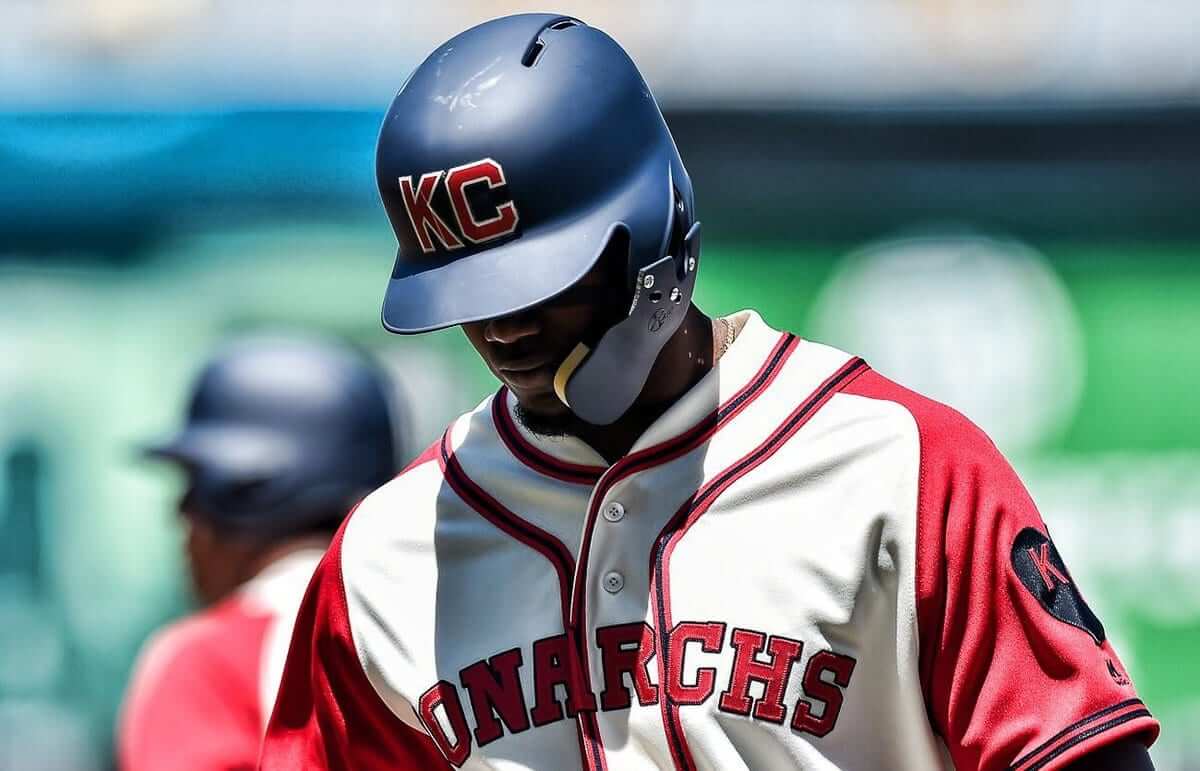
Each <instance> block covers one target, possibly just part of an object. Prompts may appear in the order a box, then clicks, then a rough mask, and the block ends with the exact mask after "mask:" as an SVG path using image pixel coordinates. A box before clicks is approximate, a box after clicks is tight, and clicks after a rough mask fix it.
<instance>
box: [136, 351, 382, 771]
mask: <svg viewBox="0 0 1200 771" xmlns="http://www.w3.org/2000/svg"><path fill="white" fill-rule="evenodd" d="M390 391H391V388H390V386H389V385H388V383H387V381H386V380H385V378H384V376H383V374H382V372H381V371H380V370H379V369H378V368H377V367H376V366H375V365H374V364H372V363H371V362H369V361H368V360H367V359H366V358H365V357H363V356H361V355H360V354H358V353H357V352H355V351H353V350H350V349H348V348H345V347H342V346H339V345H335V344H333V343H330V342H323V341H317V340H314V339H308V338H300V337H281V336H276V337H255V338H247V339H243V340H241V341H237V342H234V343H233V344H231V345H228V346H226V347H225V348H223V349H222V350H221V351H220V352H219V353H218V354H217V355H216V356H215V358H213V359H212V361H210V362H209V364H208V365H207V367H206V368H205V369H204V371H203V373H202V374H201V375H200V378H199V381H198V383H197V384H196V386H195V391H194V393H193V396H192V401H191V408H190V411H189V413H188V418H187V425H186V426H185V427H184V429H183V431H182V432H180V433H179V434H178V435H177V436H176V437H175V438H173V439H171V440H170V441H169V442H167V443H165V444H162V445H158V446H155V447H153V448H151V449H150V453H151V454H152V455H154V456H156V457H159V458H164V459H167V460H170V461H173V462H175V463H178V464H179V465H180V466H181V467H182V468H183V470H184V471H185V472H186V474H187V480H188V487H187V492H186V494H185V495H184V496H183V499H182V500H181V501H180V504H179V511H180V514H181V515H182V517H183V522H184V525H185V528H186V533H187V539H186V549H187V558H188V566H189V568H190V570H191V574H192V578H193V583H194V585H195V590H196V593H197V595H198V597H199V599H200V600H201V601H202V603H203V604H204V605H205V606H206V607H205V609H204V610H202V611H200V612H198V613H196V614H194V615H192V616H190V617H188V618H186V619H184V620H182V621H180V622H178V623H175V624H173V625H171V626H169V627H167V628H166V629H164V630H162V631H160V632H159V633H157V635H155V636H154V637H153V638H152V639H151V640H150V641H149V642H148V643H147V644H146V646H145V648H144V649H143V651H142V653H141V655H140V657H139V660H138V662H137V665H136V668H135V671H134V674H133V677H132V680H131V682H130V685H129V689H128V693H127V695H126V701H125V704H124V707H123V710H122V715H121V718H120V723H119V728H118V741H117V744H118V755H119V763H120V766H121V768H122V769H124V770H125V771H139V770H141V769H145V770H146V771H163V769H171V770H172V771H216V770H217V769H221V770H226V769H252V768H254V767H255V765H256V763H257V761H258V753H259V748H260V745H261V742H262V735H263V731H264V729H265V727H266V720H267V718H268V717H269V715H270V710H271V705H272V704H273V703H274V701H275V691H276V689H277V687H278V684H279V678H280V675H281V673H282V670H283V662H284V660H285V658H286V652H287V645H288V641H289V640H290V638H291V630H292V622H293V619H294V618H295V614H296V609H297V608H298V606H299V604H300V599H301V597H302V596H303V594H304V588H305V586H307V584H308V580H309V578H310V577H311V576H312V573H313V569H314V567H315V566H316V564H317V562H318V561H319V560H320V557H321V554H322V553H323V552H324V550H325V548H326V547H327V546H328V545H329V539H330V538H331V536H332V535H333V533H334V531H335V530H336V529H337V527H338V525H339V524H340V522H341V520H342V518H343V516H344V515H345V513H346V512H347V511H348V510H349V509H350V507H351V506H353V505H354V504H355V503H356V502H357V501H358V500H359V499H360V498H361V497H362V496H364V495H366V494H367V493H368V492H370V491H371V490H372V489H373V488H375V487H378V486H379V485H380V484H383V483H384V482H385V481H387V480H388V479H389V478H391V477H392V476H393V475H394V474H395V472H396V470H397V468H398V466H397V463H396V457H397V450H398V446H397V445H398V443H397V440H396V437H395V436H394V434H393V420H392V408H391V406H390V402H389V399H390V396H389V392H390Z"/></svg>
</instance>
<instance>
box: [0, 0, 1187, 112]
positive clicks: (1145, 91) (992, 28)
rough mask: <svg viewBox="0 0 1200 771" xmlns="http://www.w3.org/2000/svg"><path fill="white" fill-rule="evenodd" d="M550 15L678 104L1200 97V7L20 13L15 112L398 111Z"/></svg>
mask: <svg viewBox="0 0 1200 771" xmlns="http://www.w3.org/2000/svg"><path fill="white" fill-rule="evenodd" d="M530 10H542V11H544V10H554V11H558V12H562V13H568V14H574V15H577V16H579V17H580V18H581V19H583V20H584V21H586V22H588V23H590V24H593V25H595V26H598V27H601V28H603V29H605V30H607V31H608V32H610V33H611V34H613V35H614V36H615V37H616V38H617V39H618V40H620V41H621V42H622V43H623V44H624V45H625V46H626V48H628V49H629V51H630V52H631V54H632V55H633V56H634V58H635V59H636V60H637V61H638V63H639V65H641V67H642V68H643V70H644V71H645V73H646V75H647V78H648V80H649V81H650V83H651V86H652V87H653V88H654V90H655V91H656V93H657V94H658V95H659V97H660V98H661V99H663V101H664V102H667V103H668V104H673V105H679V104H689V105H690V104H703V105H711V104H741V105H748V106H768V107H770V106H779V105H780V104H832V105H838V104H846V105H862V104H880V103H883V104H888V103H903V102H913V101H917V102H923V101H924V102H929V101H932V102H957V101H971V100H978V99H996V98H1015V99H1035V100H1038V99H1040V100H1052V101H1060V100H1064V99H1066V100H1082V101H1086V102H1095V101H1123V100H1131V99H1133V100H1155V101H1160V100H1181V101H1195V100H1196V99H1197V98H1200V44H1198V42H1200V41H1198V38H1197V34H1198V33H1197V30H1198V29H1200V2H1197V1H1196V0H1154V1H1153V2H1149V3H1147V2H1142V1H1140V0H758V1H757V2H756V1H754V0H750V1H748V2H747V1H746V0H743V1H742V2H733V1H732V0H675V2H666V1H665V0H639V1H637V2H634V0H610V1H609V2H591V3H587V2H563V1H560V2H557V3H554V4H553V5H552V6H550V7H547V5H546V4H540V3H539V4H533V3H514V2H485V1H484V0H446V1H444V2H429V1H428V0H426V1H420V2H419V1H416V0H339V2H332V3H331V2H326V1H325V0H322V1H321V2H316V1H315V0H301V1H297V2H281V1H280V0H273V1H265V2H233V1H232V0H42V1H41V2H35V1H34V0H6V2H3V3H0V28H3V29H4V30H5V31H6V34H5V35H3V36H0V108H6V109H57V108H73V107H89V108H100V109H105V108H115V109H123V108H127V107H165V108H180V107H184V108H186V107H194V106H203V105H213V106H228V105H333V106H346V107H356V106H378V105H379V104H381V103H382V102H384V101H386V100H387V98H388V97H389V96H390V94H391V93H392V92H393V91H394V90H395V88H396V87H398V86H399V84H400V83H401V82H402V81H403V79H404V76H405V75H406V74H407V72H408V70H409V69H411V68H412V67H413V66H415V65H416V64H417V63H418V62H419V61H420V59H421V58H422V57H423V56H424V55H425V54H426V53H427V52H428V51H429V50H431V49H432V48H433V47H434V46H436V45H437V44H438V43H439V42H441V41H442V40H444V39H445V38H447V37H449V36H450V35H452V34H454V33H456V32H458V31H460V30H462V29H465V28H466V27H469V26H471V25H474V24H476V23H479V22H480V21H483V20H486V19H489V18H492V17H495V16H500V15H503V14H506V13H512V12H516V11H530ZM14 31H15V34H13V32H14Z"/></svg>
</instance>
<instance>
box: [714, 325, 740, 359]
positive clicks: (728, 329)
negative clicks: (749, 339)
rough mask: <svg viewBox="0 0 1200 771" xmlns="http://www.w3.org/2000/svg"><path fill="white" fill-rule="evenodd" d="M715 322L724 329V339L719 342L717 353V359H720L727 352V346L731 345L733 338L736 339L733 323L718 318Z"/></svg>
mask: <svg viewBox="0 0 1200 771" xmlns="http://www.w3.org/2000/svg"><path fill="white" fill-rule="evenodd" d="M717 321H719V322H721V324H722V325H723V326H724V327H725V339H724V340H723V341H721V350H719V351H717V359H720V358H721V357H722V356H724V355H725V352H726V351H728V350H729V346H731V345H733V341H734V338H736V337H737V332H736V331H734V328H733V322H732V321H730V320H729V319H725V318H720V319H717Z"/></svg>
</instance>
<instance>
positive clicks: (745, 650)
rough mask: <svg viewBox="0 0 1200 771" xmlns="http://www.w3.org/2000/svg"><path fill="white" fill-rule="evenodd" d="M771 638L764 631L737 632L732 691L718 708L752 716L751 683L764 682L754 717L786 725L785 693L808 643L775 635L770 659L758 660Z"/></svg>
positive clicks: (728, 691)
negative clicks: (763, 690)
mask: <svg viewBox="0 0 1200 771" xmlns="http://www.w3.org/2000/svg"><path fill="white" fill-rule="evenodd" d="M764 643H767V636H766V635H765V634H763V633H762V632H754V631H750V630H747V629H734V630H733V634H732V635H731V636H730V644H732V645H733V647H734V651H735V653H734V658H733V674H732V675H730V678H729V688H728V689H727V690H726V691H725V692H724V693H722V694H721V699H720V701H719V702H718V705H719V706H720V708H721V709H723V710H725V711H726V712H733V713H735V714H738V715H749V714H750V681H751V680H755V681H757V682H760V683H762V684H763V686H764V687H765V692H764V693H763V697H762V698H761V699H759V700H758V701H757V703H756V704H755V705H754V717H755V718H757V719H759V720H768V721H770V722H772V723H777V724H779V725H783V721H784V718H785V717H786V716H787V707H785V706H784V705H783V691H784V689H785V688H786V687H787V681H788V676H789V675H790V674H791V672H792V664H793V663H794V662H795V661H796V659H798V658H799V657H800V652H801V651H802V650H804V643H802V642H800V641H799V640H792V639H789V638H787V637H776V636H772V637H771V641H770V643H769V644H766V648H767V649H768V650H769V651H770V654H769V657H768V660H767V661H765V662H763V661H758V660H757V659H756V658H755V657H756V656H757V655H758V654H760V653H762V651H763V647H764Z"/></svg>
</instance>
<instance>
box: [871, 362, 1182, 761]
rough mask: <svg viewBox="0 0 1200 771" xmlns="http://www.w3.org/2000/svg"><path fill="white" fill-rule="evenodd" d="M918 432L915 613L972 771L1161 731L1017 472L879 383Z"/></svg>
mask: <svg viewBox="0 0 1200 771" xmlns="http://www.w3.org/2000/svg"><path fill="white" fill-rule="evenodd" d="M854 390H855V391H857V392H859V393H860V394H861V395H865V396H874V397H876V398H883V399H889V400H891V401H896V402H900V403H901V404H903V405H904V406H905V407H906V408H907V409H908V410H909V412H910V413H912V415H913V417H914V419H915V420H916V422H917V426H918V431H919V436H920V481H919V493H918V501H917V506H918V512H917V541H916V543H917V546H916V551H917V557H916V573H917V579H916V591H917V597H916V610H917V627H918V637H919V640H920V673H921V680H922V685H923V688H924V696H925V703H926V705H927V708H928V710H929V715H930V719H931V721H932V723H933V725H934V727H935V729H936V730H937V731H938V733H940V734H941V736H942V737H943V739H944V741H945V742H946V745H947V747H948V748H949V750H950V754H951V757H952V758H953V760H954V763H955V766H956V767H957V768H958V769H960V771H967V770H968V769H979V770H981V771H992V770H993V769H995V770H997V771H998V770H999V769H1008V768H1011V769H1013V771H1041V770H1043V769H1058V768H1062V767H1063V766H1065V765H1067V764H1069V763H1071V762H1072V761H1074V760H1077V759H1079V758H1080V757H1081V756H1084V755H1086V754H1087V753H1089V752H1091V751H1094V750H1095V749H1097V748H1098V747H1100V746H1102V745H1106V744H1109V743H1111V742H1115V741H1117V740H1120V739H1125V738H1129V737H1136V738H1137V739H1138V740H1140V741H1142V742H1143V743H1145V744H1146V745H1147V746H1149V745H1150V744H1151V743H1152V742H1153V741H1154V739H1155V738H1156V737H1157V735H1158V723H1157V722H1156V721H1155V720H1154V718H1153V717H1151V715H1150V712H1149V711H1148V710H1147V709H1146V706H1145V705H1144V704H1143V703H1142V702H1141V701H1140V700H1139V699H1138V697H1137V694H1136V692H1135V691H1134V688H1133V684H1132V683H1131V682H1130V679H1129V676H1128V674H1127V672H1126V670H1125V668H1124V666H1123V665H1122V664H1121V661H1120V659H1119V658H1118V657H1117V654H1116V651H1114V650H1113V647H1112V645H1111V643H1110V642H1109V641H1108V639H1107V636H1106V634H1105V631H1104V627H1103V625H1102V624H1101V623H1100V621H1099V619H1097V618H1096V616H1095V615H1094V614H1093V613H1092V611H1091V609H1090V608H1088V606H1087V604H1086V603H1085V602H1084V599H1083V595H1082V594H1081V591H1080V589H1079V587H1078V586H1076V584H1075V581H1074V579H1073V578H1072V577H1071V574H1070V572H1069V571H1068V570H1067V567H1066V565H1065V564H1064V563H1063V560H1062V557H1061V555H1059V553H1058V550H1057V549H1056V548H1055V546H1054V543H1053V541H1052V540H1051V539H1050V534H1049V531H1048V530H1047V528H1046V525H1045V523H1044V522H1043V521H1042V518H1041V515H1040V514H1039V513H1038V510H1037V508H1036V506H1035V505H1034V503H1033V501H1032V500H1031V498H1030V496H1029V494H1028V492H1027V491H1026V490H1025V487H1024V485H1023V484H1022V483H1021V481H1020V479H1018V478H1017V475H1016V473H1015V472H1014V471H1013V469H1012V467H1011V466H1010V465H1009V464H1008V462H1007V461H1006V460H1005V459H1004V457H1003V456H1002V455H1001V454H1000V452H999V450H997V449H996V447H995V445H993V444H992V442H991V440H989V439H988V438H987V436H985V435H984V433H983V432H982V431H981V430H980V429H979V428H978V427H976V426H975V425H974V424H972V423H971V422H970V421H968V420H967V419H966V418H964V417H963V416H962V415H960V414H958V413H957V412H955V411H953V410H951V409H949V408H948V407H945V406H944V405H942V404H939V403H937V402H934V401H932V400H929V399H925V398H924V397H921V396H919V395H917V394H915V393H913V392H911V391H908V390H907V389H903V388H901V387H900V386H897V385H896V384H894V383H891V382H890V381H888V380H887V379H885V378H883V377H881V376H879V375H877V374H875V373H868V374H867V375H866V376H864V377H862V378H859V380H858V382H856V383H855V388H854Z"/></svg>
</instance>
